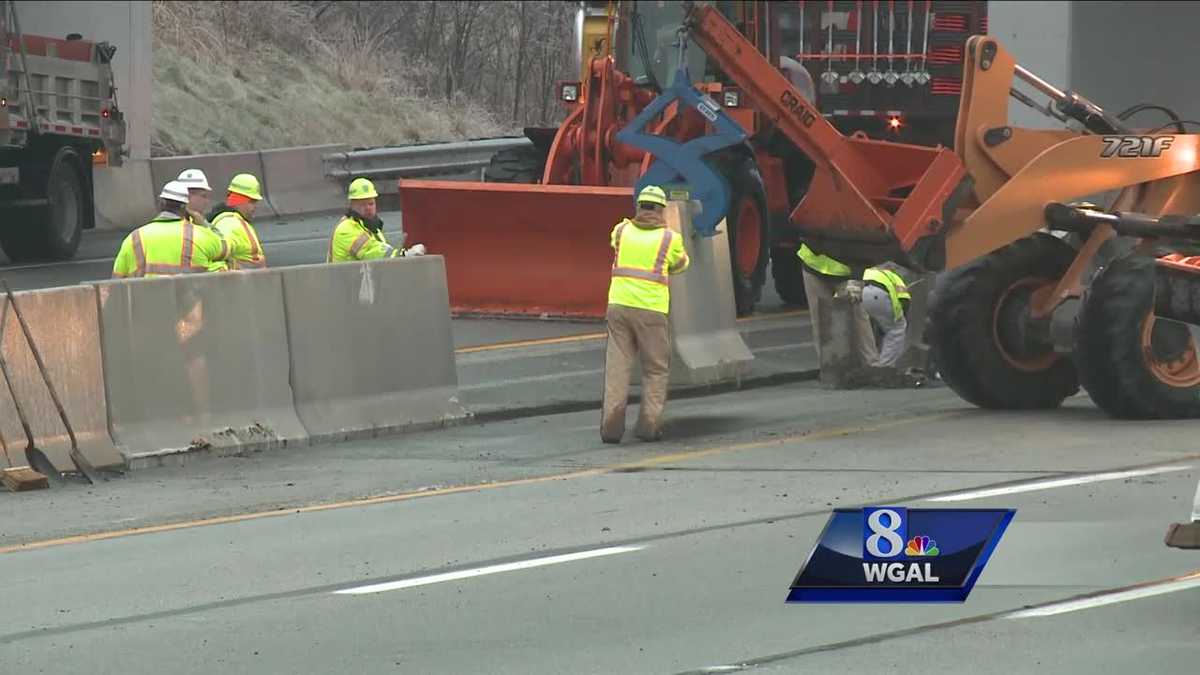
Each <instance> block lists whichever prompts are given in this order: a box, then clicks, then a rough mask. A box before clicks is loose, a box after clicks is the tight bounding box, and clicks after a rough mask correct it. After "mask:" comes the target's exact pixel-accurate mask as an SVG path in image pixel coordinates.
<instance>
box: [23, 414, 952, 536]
mask: <svg viewBox="0 0 1200 675" xmlns="http://www.w3.org/2000/svg"><path fill="white" fill-rule="evenodd" d="M964 412H965V411H961V410H958V411H952V412H947V413H936V414H932V415H922V416H919V417H909V418H904V419H899V420H892V421H889V422H881V423H879V424H873V425H867V426H851V427H838V428H835V429H826V430H823V431H815V432H811V433H809V432H805V433H799V434H792V435H790V436H781V437H779V438H772V439H770V440H766V441H752V442H748V443H735V444H733V445H721V446H715V447H711V448H702V449H698V450H685V451H683V452H675V453H671V454H666V455H658V456H655V457H649V458H647V459H642V460H638V461H635V462H624V463H620V464H611V465H608V466H601V467H596V468H594V469H582V470H579V471H570V472H567V473H558V474H553V475H549V476H537V477H533V478H517V479H513V480H503V481H495V482H491V483H472V484H469V485H457V486H453V487H445V488H436V489H431V490H418V491H415V492H403V493H400V494H394V495H380V496H376V497H363V498H361V499H351V500H346V501H340V502H330V503H327V504H314V505H312V506H300V507H296V508H289V509H275V510H273V511H258V512H254V513H243V514H238V515H233V516H218V517H215V518H202V519H198V520H188V521H182V522H178V523H167V524H164V525H151V526H148V527H135V528H128V529H124V530H113V531H110V532H96V533H92V534H80V535H75V536H71V537H62V538H59V539H46V540H43V541H35V542H30V543H28V544H14V545H12V546H4V547H0V554H4V553H14V552H17V551H35V550H39V549H44V548H51V547H54V546H65V545H68V544H84V543H89V542H95V541H105V540H108V539H119V538H123V537H130V536H134V535H140V534H154V533H158V532H174V531H176V530H186V529H191V528H194V527H206V526H209V525H228V524H231V523H241V522H246V521H250V520H259V519H261V518H275V517H279V516H287V515H293V514H299V513H316V512H319V511H330V510H333V509H344V508H352V507H359V506H371V505H373V504H390V503H392V502H403V501H409V500H412V499H423V498H426V497H444V496H446V495H454V494H461V493H464V492H480V491H483V490H494V489H496V488H509V487H518V486H522V485H536V484H538V483H548V482H551V481H559V480H575V479H578V478H591V477H595V476H601V475H604V474H608V473H613V472H617V471H622V470H628V469H637V468H648V467H652V466H661V465H663V464H670V463H674V462H680V461H687V460H695V459H700V458H702V457H709V456H712V455H719V454H725V453H730V452H740V451H744V450H758V449H762V448H769V447H773V446H778V445H785V444H787V443H806V442H809V441H818V440H824V439H827V438H836V437H838V436H848V435H850V434H869V433H874V432H877V431H882V430H884V429H890V428H892V427H897V426H903V425H906V424H913V423H919V422H929V421H935V420H939V419H943V418H948V417H956V416H959V415H962V414H964Z"/></svg>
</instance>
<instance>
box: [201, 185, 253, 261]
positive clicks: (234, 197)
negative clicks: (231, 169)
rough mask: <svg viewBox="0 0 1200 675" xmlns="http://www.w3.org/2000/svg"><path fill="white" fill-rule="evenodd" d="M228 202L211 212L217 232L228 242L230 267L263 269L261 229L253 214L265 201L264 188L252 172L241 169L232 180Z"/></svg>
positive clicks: (228, 189) (227, 195)
mask: <svg viewBox="0 0 1200 675" xmlns="http://www.w3.org/2000/svg"><path fill="white" fill-rule="evenodd" d="M226 192H227V194H226V196H225V202H224V203H223V204H221V205H219V206H217V208H215V209H213V212H212V213H210V214H209V216H208V219H209V220H210V221H212V226H213V228H214V229H216V231H217V232H219V233H220V234H221V236H222V237H224V238H225V240H226V241H228V242H229V267H230V269H235V270H247V269H261V268H263V267H266V266H267V254H266V252H264V251H263V247H262V242H261V241H260V240H259V238H258V232H256V231H255V229H254V226H253V225H251V224H250V218H252V217H253V216H254V212H255V211H256V210H257V209H258V203H259V202H260V201H262V189H261V188H260V187H259V184H258V178H255V177H254V175H253V174H249V173H239V174H238V175H236V176H234V177H233V178H232V179H231V180H230V181H229V187H228V188H227V190H226Z"/></svg>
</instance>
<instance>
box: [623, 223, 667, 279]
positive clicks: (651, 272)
mask: <svg viewBox="0 0 1200 675" xmlns="http://www.w3.org/2000/svg"><path fill="white" fill-rule="evenodd" d="M628 224H629V223H628V222H624V223H621V224H620V225H619V226H617V236H616V240H617V245H616V249H615V252H616V255H614V256H613V268H612V275H613V276H614V277H630V278H632V279H642V280H644V281H652V282H654V283H656V284H663V285H664V286H666V285H667V284H668V283H669V279H668V276H667V270H666V266H667V253H668V252H670V250H671V240H672V239H673V238H674V236H675V232H673V231H672V230H671V229H669V228H665V227H664V228H663V236H662V241H661V242H660V243H659V245H658V253H657V254H656V255H655V256H654V267H653V268H652V269H645V268H641V267H625V266H620V267H618V266H617V263H618V262H620V260H621V238H622V237H623V236H624V235H625V227H626V225H628Z"/></svg>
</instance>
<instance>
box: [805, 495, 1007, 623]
mask: <svg viewBox="0 0 1200 675" xmlns="http://www.w3.org/2000/svg"><path fill="white" fill-rule="evenodd" d="M1016 513H1017V512H1016V510H1015V509H910V508H906V507H903V506H870V507H864V508H861V509H835V510H834V512H833V513H832V514H831V515H830V517H829V521H828V522H827V523H826V524H825V529H824V530H823V531H822V532H821V536H820V537H819V538H818V539H817V544H816V546H815V547H814V548H813V550H812V552H811V553H810V554H809V556H808V559H807V560H806V561H805V562H804V565H803V566H802V567H801V568H800V572H799V573H798V574H797V575H796V578H795V580H794V581H793V582H792V586H791V591H790V592H789V593H788V598H787V601H788V602H825V603H853V602H861V603H909V602H964V601H966V599H967V596H969V595H970V594H971V589H972V588H974V587H975V582H976V581H977V580H978V579H979V575H980V574H982V573H983V569H984V567H985V566H986V565H987V562H988V559H989V558H991V555H992V552H993V551H995V550H996V545H997V544H999V543H1000V537H1001V536H1003V535H1004V531H1005V529H1006V528H1007V527H1008V524H1009V523H1010V522H1012V519H1013V516H1015V515H1016Z"/></svg>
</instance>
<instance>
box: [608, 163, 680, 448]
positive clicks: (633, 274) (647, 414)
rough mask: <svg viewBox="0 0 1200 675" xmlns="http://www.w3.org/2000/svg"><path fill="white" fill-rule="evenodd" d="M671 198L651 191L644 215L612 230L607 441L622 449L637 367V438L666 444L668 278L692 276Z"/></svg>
mask: <svg viewBox="0 0 1200 675" xmlns="http://www.w3.org/2000/svg"><path fill="white" fill-rule="evenodd" d="M666 205H667V196H666V193H664V192H663V191H662V189H661V188H658V187H656V186H653V185H651V186H648V187H646V188H644V189H643V190H642V191H641V192H640V193H639V194H638V209H637V215H636V216H635V217H634V219H633V220H629V219H625V220H622V221H621V222H620V223H617V225H616V227H614V228H613V231H612V234H611V237H610V244H611V245H612V248H613V251H614V257H613V269H612V281H611V282H610V284H609V289H608V312H607V321H608V350H607V352H606V353H605V357H604V403H603V410H602V411H601V420H600V438H601V440H603V441H604V442H605V443H620V442H621V437H622V436H624V435H625V406H626V402H627V401H628V400H629V378H630V375H631V373H632V371H633V364H634V360H635V359H638V360H640V361H641V365H642V403H641V407H640V409H639V411H638V422H637V426H636V428H635V430H634V435H635V436H637V437H638V438H640V439H641V440H644V441H656V440H659V439H660V438H662V416H663V410H664V409H665V407H666V404H667V385H668V384H669V380H670V375H671V332H670V325H669V323H668V314H669V312H670V307H671V295H670V293H671V292H670V287H669V286H668V280H669V276H670V275H672V274H679V273H680V272H683V271H684V270H686V269H687V267H688V264H689V260H688V256H687V252H686V251H685V250H684V248H683V236H682V235H681V234H679V233H678V232H674V231H672V230H671V229H670V228H668V227H667V226H666V221H665V220H664V218H663V209H664V208H665V207H666Z"/></svg>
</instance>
